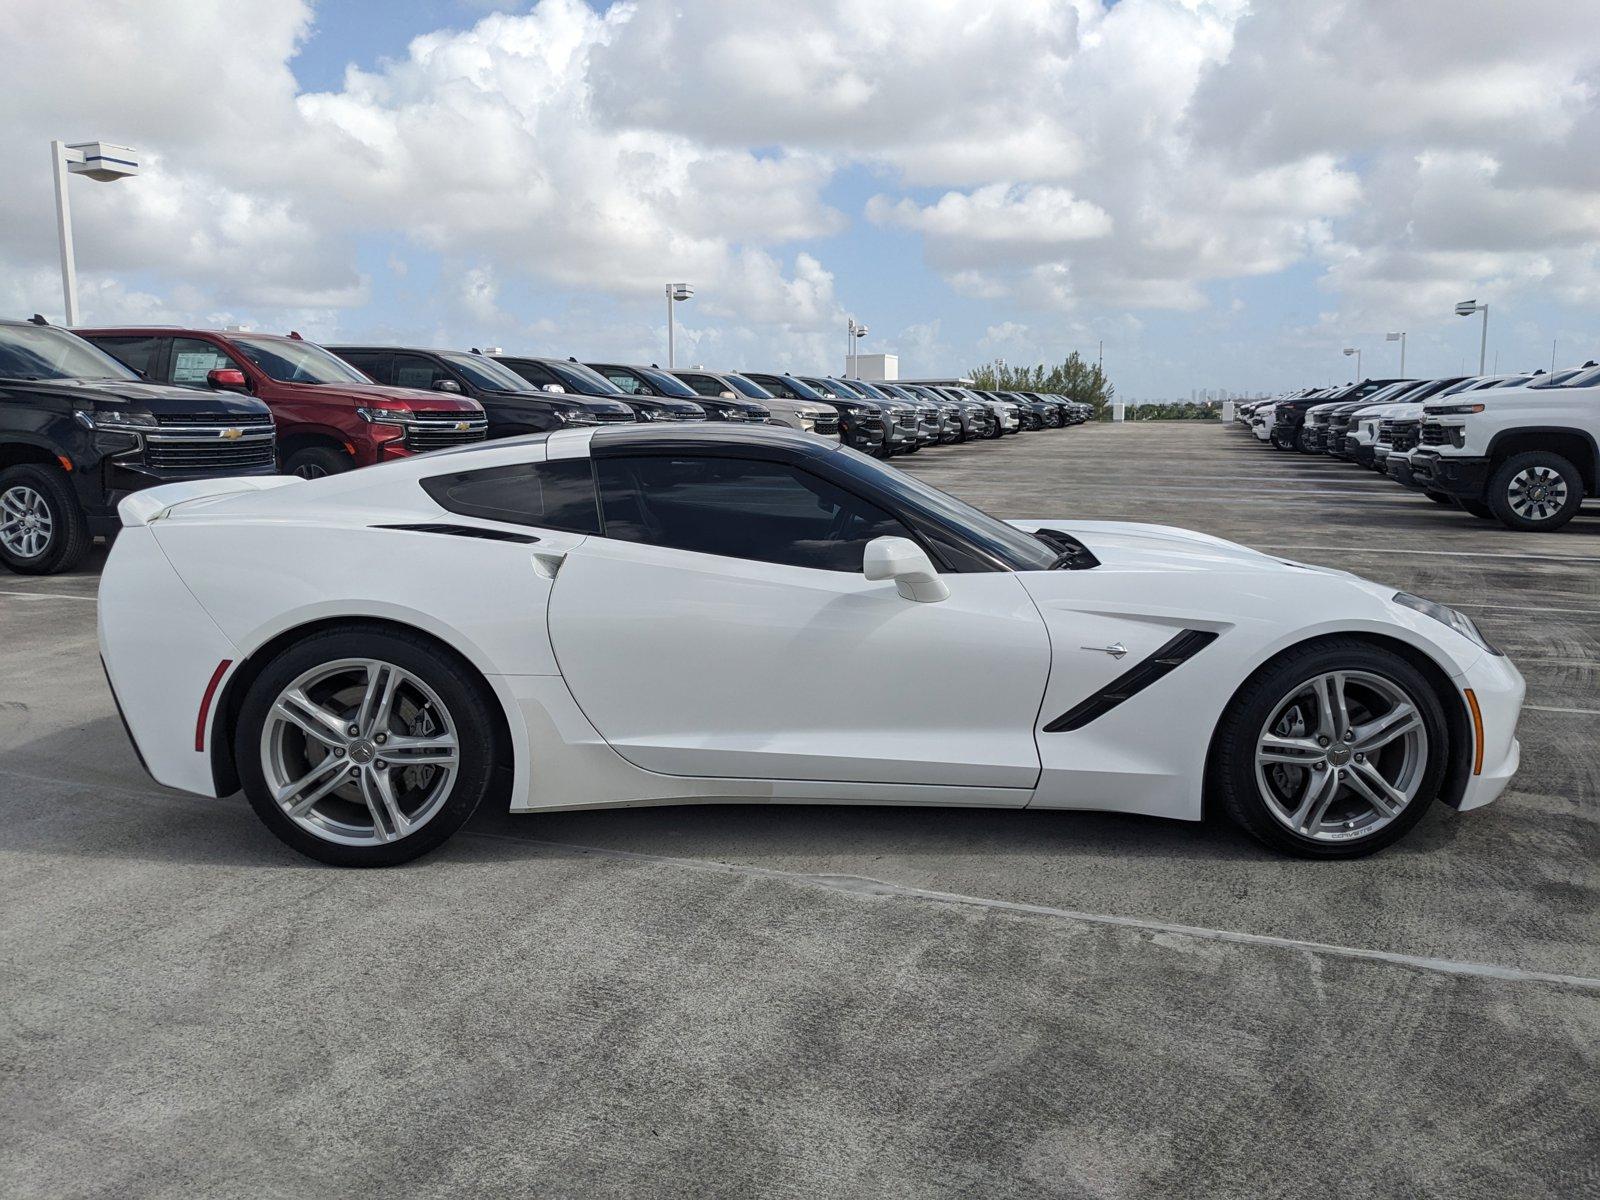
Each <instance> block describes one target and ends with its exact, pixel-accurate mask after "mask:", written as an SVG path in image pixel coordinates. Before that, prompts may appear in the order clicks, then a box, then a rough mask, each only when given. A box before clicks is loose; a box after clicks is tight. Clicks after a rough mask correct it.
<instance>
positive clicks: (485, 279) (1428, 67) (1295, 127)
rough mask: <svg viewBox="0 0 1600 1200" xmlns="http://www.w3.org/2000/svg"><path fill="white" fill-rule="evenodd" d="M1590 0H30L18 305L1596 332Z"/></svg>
mask: <svg viewBox="0 0 1600 1200" xmlns="http://www.w3.org/2000/svg"><path fill="white" fill-rule="evenodd" d="M1597 30H1600V0H1519V2H1518V3H1516V4H1511V3H1507V2H1505V0H1405V2H1403V3H1401V2H1397V0H1256V2H1255V3H1244V2H1241V0H1214V2H1202V0H1120V2H1118V3H1114V4H1107V3H1102V2H1101V0H1001V2H996V0H874V2H873V3H868V4H863V3H860V0H675V2H674V0H633V2H629V3H615V4H606V3H603V2H601V0H594V2H592V3H589V4H585V3H582V2H580V0H540V2H539V3H517V4H511V3H507V4H503V5H496V4H493V3H482V2H475V0H385V2H383V3H375V2H373V3H354V2H351V0H319V2H308V0H228V2H227V3H221V2H207V0H140V2H139V3H138V4H128V3H126V2H124V0H9V2H8V3H7V4H6V15H5V19H4V21H3V22H0V41H3V42H4V43H5V49H6V51H7V52H6V54H5V55H4V60H5V62H6V72H5V78H4V81H3V82H0V97H3V98H4V101H5V104H4V110H5V113H6V120H5V121H4V123H3V125H0V154H3V156H4V159H3V160H4V161H5V162H7V163H9V164H11V167H12V169H11V170H10V171H8V172H7V179H6V186H5V187H4V188H3V189H0V311H3V312H6V313H7V314H17V315H27V314H28V313H31V312H34V311H42V312H44V313H46V314H47V315H51V316H56V315H58V314H59V313H60V311H61V299H60V283H59V276H58V270H57V266H56V262H57V260H56V245H55V236H54V217H53V201H52V198H51V191H50V179H49V173H48V146H47V143H48V140H49V139H50V138H52V137H60V138H63V139H66V140H69V141H76V140H87V139H91V138H100V139H104V140H107V141H116V142H123V143H127V144H130V145H133V146H135V147H137V148H138V149H139V151H140V152H141V157H142V160H143V162H144V167H145V169H144V173H143V174H142V175H141V176H140V177H139V178H138V179H135V180H131V181H125V182H120V183H117V184H114V185H100V184H95V183H91V182H89V181H87V180H79V179H75V180H73V181H72V203H73V207H74V215H75V230H76V236H77V246H78V266H79V272H80V278H81V288H82V307H83V310H84V319H85V321H86V322H102V323H104V322H132V321H160V322H183V323H199V324H208V325H221V324H231V323H242V324H246V325H250V326H252V327H255V328H263V329H287V328H290V327H293V328H296V329H299V330H301V331H302V332H303V333H305V334H306V335H307V336H308V337H316V338H321V339H324V340H332V339H334V338H345V337H348V338H361V339H395V340H405V341H410V342H421V343H429V344H451V345H485V344H498V345H501V346H504V347H506V348H508V349H513V348H514V349H517V350H524V351H531V352H540V353H554V354H561V355H566V354H569V353H571V354H577V355H579V356H584V355H598V354H604V355H607V356H611V355H621V356H625V357H628V358H633V359H643V360H650V359H658V358H660V357H661V356H662V355H663V354H664V353H665V316H664V312H663V308H664V300H663V298H662V294H661V289H662V286H663V284H664V283H665V282H667V281H668V280H679V279H682V280H688V281H690V282H692V283H693V284H694V285H695V286H696V288H697V294H696V296H695V299H694V300H693V301H691V302H690V303H688V304H686V305H680V306H679V308H678V313H679V318H680V320H679V336H680V343H679V345H680V358H681V359H682V360H689V361H703V362H706V363H709V364H714V365H726V366H740V365H745V366H749V367H752V368H754V367H774V366H777V367H794V368H799V367H804V368H808V369H829V370H837V369H838V368H839V366H840V360H841V359H842V356H843V352H844V347H843V343H844V340H845V334H844V325H845V320H846V318H847V317H848V316H851V315H853V316H855V317H856V318H857V319H858V320H861V321H863V322H866V323H867V324H868V325H869V327H870V330H871V332H870V335H869V336H868V338H867V341H866V344H865V346H864V348H865V349H866V350H868V351H872V350H887V351H892V352H897V353H898V354H899V355H900V356H901V365H902V372H903V373H905V374H909V375H933V374H943V373H948V372H952V371H958V370H961V369H963V368H965V367H968V366H970V365H972V364H974V363H976V362H980V361H986V360H988V359H990V358H993V357H996V356H1003V357H1004V358H1006V359H1007V361H1009V362H1024V361H1038V360H1040V359H1056V358H1059V357H1061V356H1063V355H1064V354H1065V353H1066V352H1068V351H1070V350H1074V349H1076V350H1080V351H1083V352H1085V353H1089V354H1093V353H1094V351H1095V348H1096V345H1097V343H1098V342H1100V341H1101V340H1103V341H1104V343H1105V356H1106V366H1107V370H1108V372H1109V373H1110V374H1111V376H1112V378H1113V380H1114V381H1116V382H1117V383H1118V385H1119V387H1120V389H1121V390H1122V392H1123V393H1124V394H1125V395H1129V396H1134V397H1156V396H1178V395H1182V396H1187V395H1188V393H1189V391H1190V389H1191V388H1197V387H1226V388H1231V389H1234V390H1255V389H1263V388H1274V387H1282V386H1291V385H1294V384H1298V383H1301V382H1311V381H1328V380H1331V379H1332V378H1334V377H1336V376H1337V377H1341V378H1342V377H1345V376H1347V375H1348V374H1349V369H1348V368H1349V363H1348V361H1347V360H1345V359H1342V358H1341V357H1340V355H1339V350H1340V349H1341V348H1342V347H1343V346H1345V345H1353V346H1360V347H1361V348H1362V349H1363V350H1364V352H1365V360H1366V364H1365V365H1366V366H1367V368H1368V372H1367V373H1368V374H1373V373H1376V372H1377V371H1379V370H1380V369H1382V370H1390V371H1392V369H1393V368H1394V366H1395V365H1396V364H1395V362H1394V359H1395V349H1394V347H1393V346H1389V345H1385V343H1384V340H1383V335H1384V333H1385V332H1386V331H1387V330H1390V329H1406V330H1408V331H1409V333H1410V351H1409V362H1408V366H1409V367H1410V368H1412V373H1413V374H1414V373H1417V372H1419V371H1423V372H1434V373H1444V372H1454V371H1456V370H1458V369H1459V368H1460V367H1461V365H1462V363H1463V362H1464V361H1468V360H1470V361H1472V362H1473V363H1475V362H1476V354H1477V327H1476V324H1475V321H1467V320H1461V319H1459V318H1456V317H1454V316H1452V315H1451V308H1452V306H1453V305H1454V303H1455V302H1456V301H1457V300H1460V299H1463V298H1467V297H1477V298H1479V299H1483V300H1487V301H1489V302H1490V304H1491V324H1490V355H1491V359H1493V357H1494V356H1495V355H1496V354H1498V356H1499V362H1500V365H1501V366H1502V367H1503V368H1505V369H1511V368H1513V367H1532V366H1534V365H1538V364H1541V363H1542V364H1545V365H1548V363H1549V360H1550V356H1551V343H1552V341H1553V340H1554V341H1555V342H1556V343H1557V347H1556V355H1557V358H1558V359H1559V360H1560V361H1561V362H1563V363H1565V362H1567V361H1569V360H1571V361H1581V360H1582V359H1583V358H1587V357H1591V356H1593V355H1595V354H1596V353H1597V351H1600V56H1597V55H1596V54H1594V53H1593V51H1594V48H1595V39H1596V36H1597Z"/></svg>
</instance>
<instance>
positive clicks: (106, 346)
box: [89, 337, 161, 379]
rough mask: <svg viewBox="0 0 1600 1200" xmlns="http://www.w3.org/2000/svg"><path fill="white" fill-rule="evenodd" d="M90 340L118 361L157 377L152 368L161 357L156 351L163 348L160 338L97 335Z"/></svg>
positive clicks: (141, 372)
mask: <svg viewBox="0 0 1600 1200" xmlns="http://www.w3.org/2000/svg"><path fill="white" fill-rule="evenodd" d="M89 340H90V341H91V342H93V343H94V344H95V345H96V346H99V347H100V349H102V350H104V351H105V352H106V353H107V354H109V355H111V357H112V358H114V359H116V360H117V361H118V362H121V363H124V364H125V365H127V366H129V367H131V368H132V369H133V370H135V371H138V372H139V373H140V374H142V375H149V376H150V378H152V379H154V378H155V374H154V372H153V371H152V370H151V368H152V367H153V366H154V365H155V362H156V359H157V358H158V357H159V355H157V353H156V351H157V350H159V349H160V348H161V339H160V338H153V337H96V338H90V339H89Z"/></svg>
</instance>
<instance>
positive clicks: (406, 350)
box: [324, 346, 600, 438]
mask: <svg viewBox="0 0 1600 1200" xmlns="http://www.w3.org/2000/svg"><path fill="white" fill-rule="evenodd" d="M324 349H326V350H331V351H333V353H335V354H337V355H338V356H339V357H340V358H342V359H344V360H345V362H347V363H349V364H350V365H351V366H352V367H354V368H355V369H356V370H358V371H361V372H363V373H364V374H366V375H367V376H368V377H369V378H370V379H371V380H372V381H373V382H374V383H381V384H384V385H386V386H388V387H405V388H421V389H422V390H423V391H428V390H429V389H431V390H433V391H435V392H448V393H450V394H451V395H455V396H470V397H471V398H472V399H474V400H476V401H477V402H478V403H479V404H481V405H483V413H484V416H486V417H488V418H489V436H490V437H492V438H503V437H515V436H517V435H518V434H522V433H548V432H549V431H550V430H552V429H565V428H567V427H568V426H569V425H598V424H599V423H600V422H599V421H598V420H596V419H595V415H594V414H593V413H592V412H590V411H589V406H588V405H587V404H585V403H584V402H583V401H582V400H581V399H580V398H578V397H576V396H565V395H559V394H556V393H552V392H546V391H543V390H541V389H540V388H537V387H535V386H534V385H533V384H531V383H529V382H528V381H527V380H526V379H524V378H523V377H522V376H521V375H518V374H517V373H516V372H515V371H513V370H512V369H511V368H510V367H504V366H501V365H500V364H499V363H497V362H495V361H494V359H492V358H490V357H488V356H487V355H484V354H474V353H472V352H470V351H466V350H417V349H413V348H412V347H410V346H325V347H324Z"/></svg>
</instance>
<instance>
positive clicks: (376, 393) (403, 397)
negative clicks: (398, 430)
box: [279, 383, 482, 413]
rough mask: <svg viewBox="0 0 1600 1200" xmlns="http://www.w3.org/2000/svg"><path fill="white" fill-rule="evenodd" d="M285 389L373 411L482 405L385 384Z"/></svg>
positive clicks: (470, 409)
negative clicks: (357, 405) (369, 408)
mask: <svg viewBox="0 0 1600 1200" xmlns="http://www.w3.org/2000/svg"><path fill="white" fill-rule="evenodd" d="M279 386H281V387H292V388H296V389H301V388H303V389H304V394H305V395H307V396H309V397H312V398H314V399H328V400H347V401H349V402H351V403H352V404H360V405H368V406H371V407H373V408H396V407H400V406H404V407H405V408H409V409H417V410H420V411H424V412H460V413H477V412H480V411H482V405H480V404H479V403H478V402H477V401H476V400H471V399H468V398H467V397H466V396H460V395H457V394H456V393H454V392H435V391H431V390H424V389H422V388H403V387H387V386H385V385H384V384H381V383H314V384H281V385H279Z"/></svg>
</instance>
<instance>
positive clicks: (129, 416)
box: [73, 408, 156, 430]
mask: <svg viewBox="0 0 1600 1200" xmlns="http://www.w3.org/2000/svg"><path fill="white" fill-rule="evenodd" d="M73 416H74V417H76V418H77V420H78V424H80V425H82V426H83V427H84V428H85V429H128V430H139V429H154V428H155V427H156V419H155V418H154V417H152V416H151V415H150V414H149V413H141V412H129V411H127V410H126V409H122V408H97V409H95V410H94V411H93V412H89V411H87V410H85V409H79V410H78V411H77V412H75V413H73Z"/></svg>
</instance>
